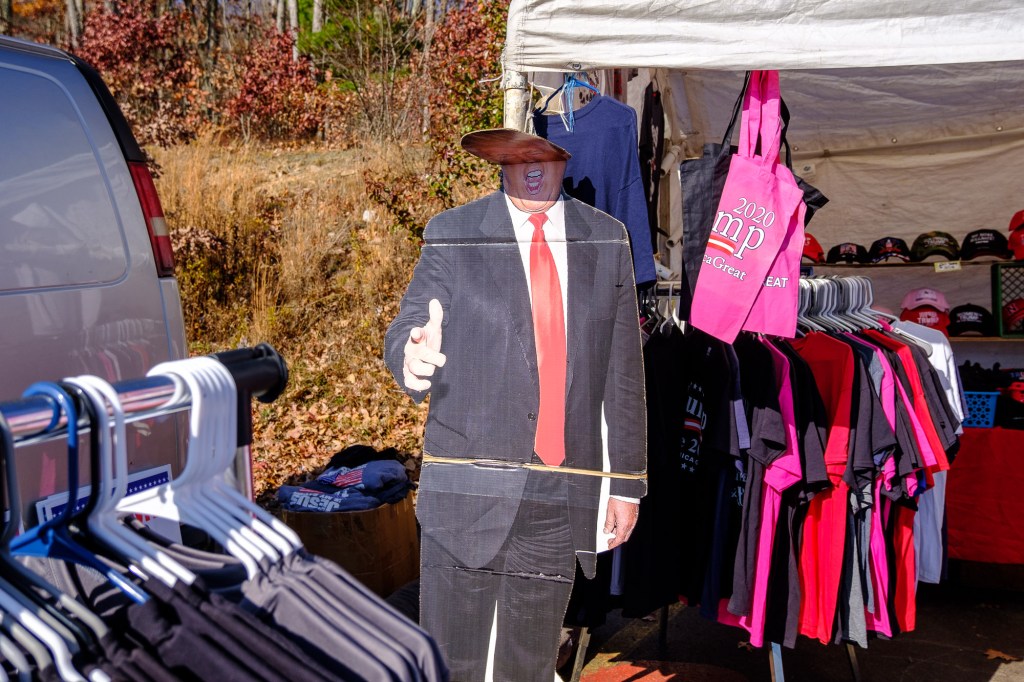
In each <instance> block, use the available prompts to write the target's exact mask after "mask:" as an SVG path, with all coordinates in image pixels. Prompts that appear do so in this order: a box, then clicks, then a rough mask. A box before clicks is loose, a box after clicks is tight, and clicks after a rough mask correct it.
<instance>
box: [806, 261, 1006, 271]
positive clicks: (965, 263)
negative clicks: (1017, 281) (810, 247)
mask: <svg viewBox="0 0 1024 682" xmlns="http://www.w3.org/2000/svg"><path fill="white" fill-rule="evenodd" d="M1013 262H1014V261H1010V260H1002V259H995V260H961V261H926V262H923V263H801V264H800V266H801V267H804V268H843V269H845V268H853V269H861V268H864V269H869V270H877V269H883V270H888V269H892V270H898V269H900V268H931V269H932V270H934V269H935V265H936V264H937V263H959V264H960V266H961V267H962V268H971V267H980V266H983V265H992V264H993V263H1013ZM1017 262H1019V261H1017ZM946 272H956V271H955V270H947V271H946Z"/></svg>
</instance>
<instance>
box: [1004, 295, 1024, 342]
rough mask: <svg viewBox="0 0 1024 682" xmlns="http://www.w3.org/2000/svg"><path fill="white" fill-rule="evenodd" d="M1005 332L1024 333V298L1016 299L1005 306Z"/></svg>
mask: <svg viewBox="0 0 1024 682" xmlns="http://www.w3.org/2000/svg"><path fill="white" fill-rule="evenodd" d="M1003 331H1004V332H1010V333H1013V334H1019V333H1021V332H1024V298H1015V299H1013V300H1012V301H1010V302H1009V303H1006V304H1004V305H1003Z"/></svg>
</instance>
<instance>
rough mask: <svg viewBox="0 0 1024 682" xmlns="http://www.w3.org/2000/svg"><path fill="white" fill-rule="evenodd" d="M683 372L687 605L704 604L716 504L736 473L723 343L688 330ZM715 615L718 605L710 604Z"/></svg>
mask: <svg viewBox="0 0 1024 682" xmlns="http://www.w3.org/2000/svg"><path fill="white" fill-rule="evenodd" d="M682 357H683V363H684V364H683V369H684V374H683V377H682V380H681V383H680V384H679V387H678V389H677V390H679V391H680V392H681V393H680V395H679V397H680V402H679V408H680V409H679V412H678V413H677V416H676V418H675V423H676V425H677V428H676V430H675V433H676V434H678V435H677V438H678V440H677V441H676V442H677V443H678V446H677V450H676V453H677V454H676V456H677V460H676V461H677V466H678V481H679V488H678V490H677V493H676V494H677V495H678V496H679V498H680V501H681V506H682V509H681V516H680V517H679V518H680V523H681V525H682V529H681V533H682V536H681V538H680V539H681V542H682V551H683V563H682V570H681V571H680V585H679V594H681V595H682V596H684V597H685V598H686V600H687V601H688V602H689V603H690V604H697V603H702V602H703V600H704V596H705V595H704V583H705V577H706V576H707V575H708V571H709V568H708V565H709V563H710V561H711V551H712V545H713V541H714V537H715V526H714V523H715V515H716V511H717V510H716V502H717V501H718V500H719V498H720V497H721V495H722V494H725V495H728V494H729V493H728V492H726V486H725V480H724V476H725V475H726V473H727V472H728V468H729V467H732V471H733V472H735V471H736V469H735V464H734V463H735V462H736V461H737V457H738V455H739V452H738V451H736V450H735V449H734V448H735V446H734V434H735V430H734V429H733V428H732V421H733V419H734V418H735V415H734V412H733V406H732V402H731V400H730V398H731V395H730V392H731V384H732V381H731V377H732V371H733V370H732V366H731V365H730V363H729V360H728V356H727V354H726V349H725V346H724V344H723V343H722V342H721V341H718V340H717V339H714V338H712V337H710V336H708V335H707V334H705V333H703V332H701V331H698V330H691V331H689V332H688V333H687V334H686V335H685V337H684V343H683V346H682ZM709 606H710V607H711V608H713V610H715V611H717V608H718V604H717V603H715V604H713V605H709Z"/></svg>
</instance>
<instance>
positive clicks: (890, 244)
mask: <svg viewBox="0 0 1024 682" xmlns="http://www.w3.org/2000/svg"><path fill="white" fill-rule="evenodd" d="M891 258H895V259H898V260H901V261H903V262H904V263H906V262H907V261H909V260H910V248H909V247H908V246H907V243H906V242H905V241H903V240H902V239H900V238H899V237H882V238H881V239H876V240H875V241H874V242H872V243H871V248H870V249H868V262H870V263H881V262H882V261H887V260H889V259H891Z"/></svg>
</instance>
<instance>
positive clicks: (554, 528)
mask: <svg viewBox="0 0 1024 682" xmlns="http://www.w3.org/2000/svg"><path fill="white" fill-rule="evenodd" d="M566 476H567V475H566V474H561V473H555V472H548V471H530V472H529V473H528V476H527V481H526V488H525V490H524V493H523V500H522V503H521V504H520V506H519V511H518V513H517V514H516V518H515V523H514V524H513V526H512V531H511V532H510V533H509V536H508V539H507V540H506V541H505V544H504V545H503V546H502V548H501V550H500V551H499V552H498V554H497V556H495V558H494V559H493V560H492V561H491V562H490V563H489V564H487V565H486V566H484V567H482V568H476V569H469V568H466V567H464V566H461V565H460V563H459V562H458V560H457V559H455V557H453V556H452V555H451V554H450V553H449V552H448V551H446V550H445V549H444V548H442V547H441V546H440V545H439V544H438V543H437V542H436V541H434V540H433V539H432V538H430V537H429V535H428V534H427V533H424V535H423V538H422V540H421V550H420V551H421V554H420V559H421V567H420V568H421V571H420V624H421V625H422V626H423V627H424V629H426V631H427V632H429V633H430V634H431V635H432V636H433V637H434V639H435V640H436V641H437V643H438V646H440V648H441V651H442V653H443V654H444V656H445V660H446V661H447V662H448V666H449V668H450V670H451V679H452V682H482V681H483V680H484V676H485V673H486V666H487V651H488V642H489V640H490V635H491V627H492V624H493V622H494V608H495V603H497V607H498V619H497V625H498V627H497V639H496V645H495V652H494V680H495V682H551V681H552V680H553V679H554V675H555V660H556V658H557V656H558V644H559V635H560V633H561V628H562V622H563V620H564V618H565V610H566V608H567V606H568V603H569V595H570V593H571V592H572V582H573V577H574V576H575V569H576V555H575V553H574V551H573V545H572V533H571V531H570V527H569V506H568V484H567V482H566ZM466 541H467V542H472V539H471V538H466Z"/></svg>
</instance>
